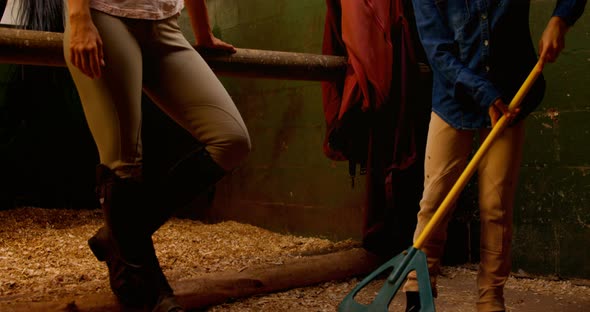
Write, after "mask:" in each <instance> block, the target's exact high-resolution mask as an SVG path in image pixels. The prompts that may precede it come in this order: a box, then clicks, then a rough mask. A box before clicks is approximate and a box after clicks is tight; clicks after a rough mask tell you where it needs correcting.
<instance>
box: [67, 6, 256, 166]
mask: <svg viewBox="0 0 590 312" xmlns="http://www.w3.org/2000/svg"><path fill="white" fill-rule="evenodd" d="M177 18H178V16H174V17H171V18H168V19H165V20H160V21H150V20H137V19H126V18H119V17H115V16H111V15H108V14H105V13H102V12H99V11H96V10H92V20H93V21H94V24H95V25H96V27H97V29H98V31H99V33H100V35H101V38H102V40H103V45H104V59H105V63H106V66H105V67H103V71H102V76H101V77H100V78H99V79H91V78H89V77H87V76H86V75H84V74H83V73H82V72H81V71H80V70H78V68H76V67H74V66H72V64H71V63H70V53H69V49H68V48H69V32H70V28H69V22H68V23H67V24H66V25H67V26H66V30H65V36H64V39H65V40H64V53H65V59H66V61H67V64H68V68H69V70H70V72H71V74H72V77H73V79H74V82H75V84H76V87H77V89H78V93H79V95H80V99H81V101H82V105H83V108H84V113H85V115H86V119H87V121H88V125H89V127H90V130H91V132H92V135H93V137H94V140H95V142H96V145H97V147H98V151H99V155H100V162H101V163H102V164H105V165H106V166H108V167H110V168H111V169H113V170H115V171H116V172H117V174H119V175H121V176H128V175H135V172H136V171H137V170H136V169H141V161H142V144H141V95H142V91H145V93H146V94H147V95H148V96H149V97H150V98H151V99H152V100H153V101H154V102H155V103H156V104H157V105H158V106H159V107H160V108H161V109H162V110H163V111H164V112H165V113H167V114H168V115H169V116H170V117H171V118H172V119H174V120H175V121H176V122H177V123H178V124H179V125H181V126H182V127H184V128H185V129H186V130H187V131H189V132H190V133H191V134H192V135H193V136H194V137H195V138H196V139H197V140H199V141H200V142H202V143H204V144H205V145H206V149H207V151H208V152H209V153H210V154H211V157H212V158H213V160H215V161H216V162H217V164H219V165H220V166H221V167H222V168H224V169H226V170H228V171H230V170H232V169H234V168H235V167H236V166H237V165H239V164H240V163H241V162H242V161H243V160H244V158H245V157H246V155H247V153H248V152H249V150H250V138H249V135H248V131H247V129H246V126H245V124H244V121H243V120H242V117H241V116H240V113H239V111H238V110H237V108H236V106H235V104H234V103H233V101H232V99H231V98H230V96H229V94H228V93H227V92H226V90H225V89H224V87H223V85H222V84H221V82H220V81H219V80H218V79H217V77H216V76H215V74H214V73H213V72H212V70H211V69H210V68H209V66H208V65H207V63H206V62H205V61H204V60H203V58H202V57H201V56H200V55H199V54H198V53H197V52H196V51H195V50H194V49H193V47H192V46H191V45H190V44H189V43H188V41H187V40H186V38H185V37H184V36H183V34H182V32H181V30H180V27H179V26H178V22H177Z"/></svg>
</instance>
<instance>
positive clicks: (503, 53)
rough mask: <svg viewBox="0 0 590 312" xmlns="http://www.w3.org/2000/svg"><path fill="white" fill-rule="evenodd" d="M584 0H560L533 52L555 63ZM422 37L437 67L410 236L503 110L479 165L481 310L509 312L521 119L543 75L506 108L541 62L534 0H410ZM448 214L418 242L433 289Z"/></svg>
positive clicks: (413, 289) (411, 307)
mask: <svg viewBox="0 0 590 312" xmlns="http://www.w3.org/2000/svg"><path fill="white" fill-rule="evenodd" d="M585 5H586V0H558V1H557V5H556V8H555V10H554V12H553V14H552V17H551V19H550V21H549V22H548V24H547V27H546V28H545V30H544V32H543V34H542V36H541V39H540V42H539V51H538V53H539V58H540V59H542V61H543V62H544V63H547V62H549V63H550V62H554V61H555V60H556V58H557V57H558V56H559V53H560V52H561V50H562V49H563V47H564V42H565V38H564V37H565V34H566V32H567V30H568V29H569V28H570V27H571V26H572V25H573V24H574V23H575V21H576V20H577V19H578V18H579V17H580V16H581V14H582V13H583V10H584V7H585ZM413 7H414V11H415V16H416V25H417V29H418V33H419V36H420V40H421V42H422V45H423V47H424V50H425V52H426V55H427V58H428V61H429V63H430V65H431V67H432V72H433V89H432V114H431V121H430V125H429V131H428V139H427V144H426V157H425V165H424V166H425V167H424V168H425V173H424V175H425V176H424V178H425V180H424V193H423V197H422V200H421V201H420V212H419V213H418V224H417V226H416V230H415V234H414V238H415V239H416V238H417V237H418V236H419V234H420V233H421V232H422V230H423V229H424V227H425V226H426V224H427V223H428V221H429V220H430V219H431V217H432V216H433V215H434V212H435V211H436V209H437V208H438V207H439V205H440V203H441V202H442V200H443V199H444V198H445V196H446V194H448V193H449V191H450V189H451V188H452V186H453V185H454V183H455V181H456V180H457V178H458V177H459V176H460V174H461V173H462V171H463V170H464V168H465V166H466V165H467V162H468V157H469V156H470V153H471V151H472V147H473V146H472V142H473V138H474V136H475V135H478V136H479V139H480V141H483V140H484V139H485V137H486V136H487V135H488V134H489V132H490V128H491V126H492V125H493V124H495V122H496V121H497V120H498V119H499V118H500V116H501V115H503V114H504V115H506V118H509V119H510V120H511V122H512V124H511V127H509V128H507V129H506V130H505V131H504V132H503V133H502V135H501V136H500V137H499V138H498V139H497V140H496V141H495V142H494V144H493V145H492V147H491V148H490V150H489V151H488V153H487V154H486V155H485V156H484V158H483V159H482V161H481V163H480V164H479V167H478V187H479V206H480V218H481V241H480V258H481V262H480V266H479V272H478V275H477V285H478V300H477V310H478V311H505V305H504V294H503V289H504V284H505V282H506V279H507V278H508V275H509V273H510V270H511V240H512V211H513V199H514V195H515V190H516V185H517V178H518V174H519V167H520V162H521V158H522V146H523V139H524V118H525V117H526V116H527V115H528V114H529V113H530V112H531V111H533V110H534V109H535V108H536V107H537V106H538V105H539V104H540V102H541V100H542V98H543V94H544V89H545V81H544V79H543V78H542V77H540V78H539V79H537V81H536V83H535V85H534V86H533V88H532V89H531V90H530V92H529V93H528V95H527V96H526V97H525V99H524V100H523V102H522V104H521V106H520V109H517V110H515V111H514V112H511V111H509V110H508V106H507V105H506V103H509V101H510V100H511V99H512V97H513V96H514V95H515V94H516V92H517V90H518V89H519V87H520V86H521V85H522V83H523V82H524V80H525V79H526V77H527V75H528V74H529V73H530V71H531V70H532V68H533V67H534V65H535V64H536V62H537V54H536V53H535V48H534V46H533V42H532V40H531V36H530V29H529V7H530V0H471V1H467V0H434V1H432V0H413ZM449 218H450V217H447V219H446V220H444V221H443V222H442V223H441V225H440V226H439V227H438V228H437V229H435V231H434V233H433V235H432V238H431V239H430V240H428V241H427V242H426V243H425V245H424V248H423V251H424V252H425V253H426V256H427V258H428V266H429V272H430V277H431V282H432V284H433V285H432V286H433V292H434V295H435V296H436V276H437V274H438V273H439V262H440V258H441V256H442V255H443V248H444V244H445V241H446V227H447V225H448V220H449ZM404 291H405V292H406V297H407V300H408V304H407V307H406V311H419V309H420V307H419V295H418V293H417V291H418V285H417V282H416V279H415V272H412V273H411V274H410V275H409V276H408V281H407V283H406V285H405V286H404Z"/></svg>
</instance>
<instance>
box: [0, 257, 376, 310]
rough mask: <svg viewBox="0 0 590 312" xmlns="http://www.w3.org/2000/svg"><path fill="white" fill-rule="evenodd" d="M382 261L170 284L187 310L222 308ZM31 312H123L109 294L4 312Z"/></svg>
mask: <svg viewBox="0 0 590 312" xmlns="http://www.w3.org/2000/svg"><path fill="white" fill-rule="evenodd" d="M380 264H381V261H380V260H379V258H377V257H376V256H374V255H373V254H371V253H369V252H367V251H366V250H364V249H362V248H353V249H349V250H345V251H340V252H334V253H329V254H324V255H317V256H308V257H301V258H295V259H293V260H290V261H288V262H285V263H283V264H277V265H272V266H260V267H253V268H251V269H246V270H243V271H241V272H223V273H210V274H207V275H206V276H204V277H202V278H197V279H191V280H185V281H176V282H174V281H171V284H172V286H173V288H174V291H175V293H176V295H177V297H178V300H179V302H180V303H181V304H182V305H183V306H184V307H185V308H186V309H199V308H204V307H208V306H212V305H218V304H222V303H224V302H227V301H228V300H230V299H237V298H245V297H250V296H254V295H260V294H267V293H272V292H278V291H284V290H288V289H293V288H299V287H307V286H313V285H317V284H320V283H324V282H329V281H339V280H344V279H347V278H351V277H358V276H361V277H364V276H365V275H368V274H369V273H370V272H372V271H374V270H375V269H376V268H377V267H378V266H379V265H380ZM16 311H31V312H37V311H38V312H41V311H43V312H52V311H56V312H57V311H72V312H73V311H78V312H94V311H122V309H121V307H120V306H119V305H118V304H117V302H116V299H115V298H114V296H113V295H110V294H101V295H98V294H95V295H93V294H88V295H87V296H85V297H77V298H72V299H68V300H64V301H60V302H36V303H26V304H19V305H18V306H17V305H15V306H14V309H11V308H9V309H8V310H7V311H5V312H16Z"/></svg>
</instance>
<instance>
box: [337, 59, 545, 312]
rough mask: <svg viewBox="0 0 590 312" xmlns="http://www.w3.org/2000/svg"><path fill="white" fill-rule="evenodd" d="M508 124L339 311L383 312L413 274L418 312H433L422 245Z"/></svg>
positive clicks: (499, 126)
mask: <svg viewBox="0 0 590 312" xmlns="http://www.w3.org/2000/svg"><path fill="white" fill-rule="evenodd" d="M542 70H543V63H542V62H541V61H539V62H538V63H537V64H536V65H535V67H534V68H533V70H532V71H531V73H530V74H529V76H528V77H527V79H526V80H525V82H524V83H523V85H522V86H521V87H520V89H519V90H518V92H517V93H516V95H515V96H514V98H513V99H512V101H511V102H510V105H509V109H510V110H511V111H512V110H514V109H515V108H517V107H518V106H519V105H520V102H522V99H523V98H524V97H525V95H526V94H527V93H528V92H529V90H530V88H531V87H532V86H533V83H534V82H535V80H537V77H538V76H539V74H540V73H541V71H542ZM508 123H509V121H508V120H507V119H506V118H504V116H502V117H500V119H499V120H498V122H497V123H496V125H495V126H494V127H493V129H492V130H491V131H490V134H489V135H488V136H487V138H486V139H485V140H484V141H483V143H482V144H481V146H480V147H479V149H478V151H477V152H476V153H475V155H474V156H473V158H472V159H471V161H470V162H469V164H468V165H467V167H465V170H464V171H463V173H462V174H461V176H459V179H457V182H455V185H453V188H451V190H450V191H449V194H448V195H447V196H446V197H445V199H444V200H443V202H442V203H441V204H440V206H439V207H438V209H437V211H436V213H435V214H434V215H433V216H432V219H430V221H429V222H428V224H427V225H426V227H425V228H424V230H423V231H422V233H421V234H420V236H418V238H417V239H416V241H415V242H414V245H413V246H411V247H410V248H408V249H407V250H405V251H403V252H402V253H401V254H399V255H397V256H395V257H394V258H393V259H391V260H389V261H388V262H386V263H385V264H383V265H381V266H380V267H379V268H378V269H377V270H375V271H374V272H373V273H371V274H370V275H369V276H367V277H366V278H365V279H363V280H362V281H361V282H360V283H359V284H358V285H357V286H356V287H355V288H354V289H353V290H352V291H351V292H350V293H349V294H348V295H347V296H346V297H345V298H344V300H342V302H341V303H340V305H339V306H338V311H339V312H365V311H387V310H388V307H389V304H390V303H391V300H392V299H393V297H394V296H395V294H396V292H397V291H398V289H399V288H400V286H401V285H402V284H403V283H404V282H405V280H406V278H407V276H408V273H410V272H411V271H414V270H415V271H416V273H417V278H418V289H419V293H420V306H421V309H420V310H421V311H422V312H430V311H435V308H434V299H433V298H432V290H431V288H430V278H429V275H428V264H427V262H426V255H425V254H424V252H423V251H421V250H420V248H422V246H423V245H424V242H425V241H426V240H428V238H429V237H430V235H431V233H432V232H433V229H434V228H435V227H436V226H438V225H439V224H440V222H441V221H442V220H443V217H444V216H445V215H446V214H447V213H448V211H449V210H450V209H449V208H450V207H451V205H452V204H453V203H454V202H455V201H456V200H457V198H458V197H459V195H460V193H461V191H462V190H463V189H464V188H465V186H466V185H467V183H468V182H469V179H470V178H471V176H473V174H474V173H475V170H476V169H477V165H478V164H479V162H480V161H481V159H482V157H483V155H484V154H485V153H486V152H487V151H488V150H489V148H490V146H491V144H492V142H493V141H494V140H495V139H496V138H497V137H498V135H499V134H500V133H501V132H502V131H503V130H504V129H505V128H506V127H507V126H508ZM387 270H391V274H390V275H389V276H388V277H387V280H386V281H385V285H383V287H382V288H381V290H380V291H379V293H378V294H377V296H376V297H375V299H374V300H373V302H371V303H370V304H369V305H364V304H360V303H358V302H357V301H355V300H354V297H355V296H356V295H357V294H358V293H359V291H360V290H361V289H363V288H364V287H365V286H367V284H369V283H370V282H371V281H372V280H374V279H375V278H376V277H377V276H379V275H381V274H382V273H383V272H385V271H387Z"/></svg>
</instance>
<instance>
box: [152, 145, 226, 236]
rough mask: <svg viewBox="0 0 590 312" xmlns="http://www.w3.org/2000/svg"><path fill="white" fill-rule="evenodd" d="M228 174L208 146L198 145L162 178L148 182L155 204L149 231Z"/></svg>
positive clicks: (159, 225) (156, 228)
mask: <svg viewBox="0 0 590 312" xmlns="http://www.w3.org/2000/svg"><path fill="white" fill-rule="evenodd" d="M226 174H227V172H226V171H225V170H224V169H223V168H222V167H220V166H219V165H218V164H217V163H216V162H215V161H214V160H213V159H212V158H211V155H210V154H209V152H207V150H206V149H205V148H199V149H196V150H194V151H192V152H190V153H188V154H187V155H185V156H184V157H183V158H181V159H180V160H179V161H178V162H176V164H174V165H173V166H172V167H171V168H170V169H169V170H168V172H167V173H166V175H165V176H164V178H162V179H161V180H159V181H146V182H147V185H148V189H150V194H151V195H150V196H149V198H150V203H151V204H152V207H151V209H150V214H151V216H150V217H149V218H148V219H149V220H150V221H151V222H150V223H149V224H148V228H149V231H150V232H151V233H154V232H155V231H157V230H158V229H159V228H160V227H161V226H162V225H163V224H164V223H165V222H166V221H168V219H170V217H171V216H172V215H173V214H174V212H175V211H176V210H177V209H178V208H180V207H182V206H184V205H187V204H189V203H190V202H191V201H192V200H194V199H195V198H196V197H197V196H198V195H200V194H203V193H204V192H206V191H208V190H209V189H210V188H211V187H212V186H214V185H215V184H216V183H217V182H218V181H219V180H221V179H222V178H223V177H224V176H225V175H226Z"/></svg>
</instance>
